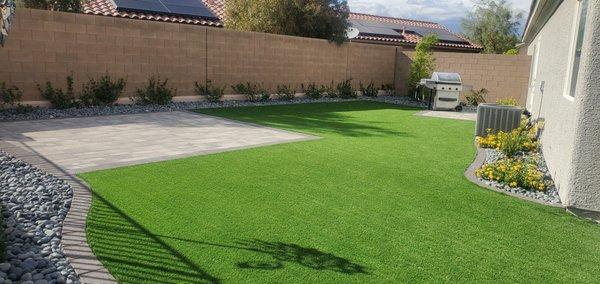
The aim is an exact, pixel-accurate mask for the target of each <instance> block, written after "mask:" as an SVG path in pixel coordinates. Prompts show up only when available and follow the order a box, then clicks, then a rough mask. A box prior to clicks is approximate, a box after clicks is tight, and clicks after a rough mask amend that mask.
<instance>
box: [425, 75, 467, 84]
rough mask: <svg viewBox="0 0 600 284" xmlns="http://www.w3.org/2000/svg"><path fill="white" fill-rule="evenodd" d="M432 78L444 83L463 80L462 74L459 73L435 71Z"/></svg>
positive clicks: (457, 82)
mask: <svg viewBox="0 0 600 284" xmlns="http://www.w3.org/2000/svg"><path fill="white" fill-rule="evenodd" d="M431 79H432V80H433V81H436V82H437V83H442V84H455V85H460V84H462V80H461V79H460V75H459V74H458V73H448V72H433V75H431Z"/></svg>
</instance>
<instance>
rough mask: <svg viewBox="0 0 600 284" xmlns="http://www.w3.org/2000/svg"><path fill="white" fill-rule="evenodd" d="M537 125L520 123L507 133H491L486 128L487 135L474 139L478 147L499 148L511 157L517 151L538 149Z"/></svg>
mask: <svg viewBox="0 0 600 284" xmlns="http://www.w3.org/2000/svg"><path fill="white" fill-rule="evenodd" d="M523 121H525V120H523ZM537 127H538V126H537V125H531V126H529V125H528V124H526V123H521V126H520V127H519V128H517V129H515V130H513V131H511V132H508V133H506V132H503V131H499V132H498V133H492V132H491V129H488V135H486V136H485V137H477V139H476V141H477V144H478V145H479V147H482V148H492V149H496V150H500V151H502V153H503V154H504V155H506V156H507V157H513V156H515V155H516V154H517V153H518V152H519V151H525V152H532V151H536V150H537V149H538V146H539V143H538V141H537Z"/></svg>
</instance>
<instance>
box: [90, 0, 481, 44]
mask: <svg viewBox="0 0 600 284" xmlns="http://www.w3.org/2000/svg"><path fill="white" fill-rule="evenodd" d="M201 1H202V2H203V3H204V5H205V6H206V7H207V8H208V9H209V10H210V11H211V12H212V13H213V14H214V15H215V16H217V17H218V18H219V19H220V20H216V19H209V18H200V17H182V16H173V15H164V14H159V13H141V12H132V11H118V10H117V5H116V4H115V3H114V2H113V0H88V1H86V2H85V3H84V4H83V12H84V13H86V14H94V15H104V16H113V17H122V18H130V19H141V20H153V21H163V22H174V23H186V24H195V25H204V26H214V27H222V26H223V19H224V18H225V3H226V0H201ZM350 22H351V24H352V25H353V26H354V27H356V28H357V29H358V30H359V31H360V34H359V36H358V37H357V38H355V39H353V40H354V41H360V42H368V43H378V44H394V45H404V46H414V45H416V44H417V43H418V42H419V41H420V40H421V38H422V37H423V36H426V35H427V34H429V33H435V34H438V35H439V36H440V37H441V38H442V40H441V41H440V42H439V43H438V46H439V47H440V48H449V49H461V50H471V51H479V50H481V47H480V46H477V45H475V44H472V43H470V42H469V41H468V40H466V39H465V38H463V37H461V36H460V35H457V34H455V33H453V32H452V31H450V30H449V29H448V28H446V27H444V26H442V25H440V24H438V23H433V22H426V21H416V20H408V19H399V18H391V17H383V16H374V15H368V14H360V13H350ZM382 25H383V26H382ZM372 26H377V27H376V29H372V28H373V27H372ZM382 27H383V28H385V29H383V28H382Z"/></svg>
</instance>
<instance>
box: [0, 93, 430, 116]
mask: <svg viewBox="0 0 600 284" xmlns="http://www.w3.org/2000/svg"><path fill="white" fill-rule="evenodd" d="M357 100H370V101H380V102H387V103H392V104H398V105H404V106H411V107H419V108H423V107H426V106H427V104H425V103H422V102H417V101H414V100H413V99H412V98H409V97H396V96H382V97H377V98H368V97H361V98H357V99H340V98H322V99H318V100H313V99H308V98H301V99H295V100H292V101H280V100H271V101H267V102H247V101H223V102H219V103H210V102H205V101H203V102H200V101H197V102H173V103H170V104H168V105H132V104H123V105H114V106H108V107H85V108H71V109H63V110H59V109H50V108H35V109H34V110H33V111H31V112H26V113H20V112H18V111H17V110H13V109H6V110H2V111H0V121H18V120H37V119H53V118H69V117H89V116H105V115H118V114H136V113H149V112H169V111H180V110H192V109H202V108H229V107H242V106H265V105H287V104H303V103H321V102H341V101H357Z"/></svg>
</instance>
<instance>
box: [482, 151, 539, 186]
mask: <svg viewBox="0 0 600 284" xmlns="http://www.w3.org/2000/svg"><path fill="white" fill-rule="evenodd" d="M476 175H477V176H478V177H480V178H483V179H487V180H491V181H496V182H500V183H504V184H506V185H508V186H510V187H513V188H515V187H522V188H524V189H529V190H537V191H545V190H546V184H545V183H544V174H543V173H542V172H541V171H540V170H539V169H538V165H537V163H536V162H535V160H534V159H512V158H504V159H501V160H498V161H496V162H494V163H491V164H486V165H484V166H483V167H481V168H480V169H478V170H477V171H476Z"/></svg>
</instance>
